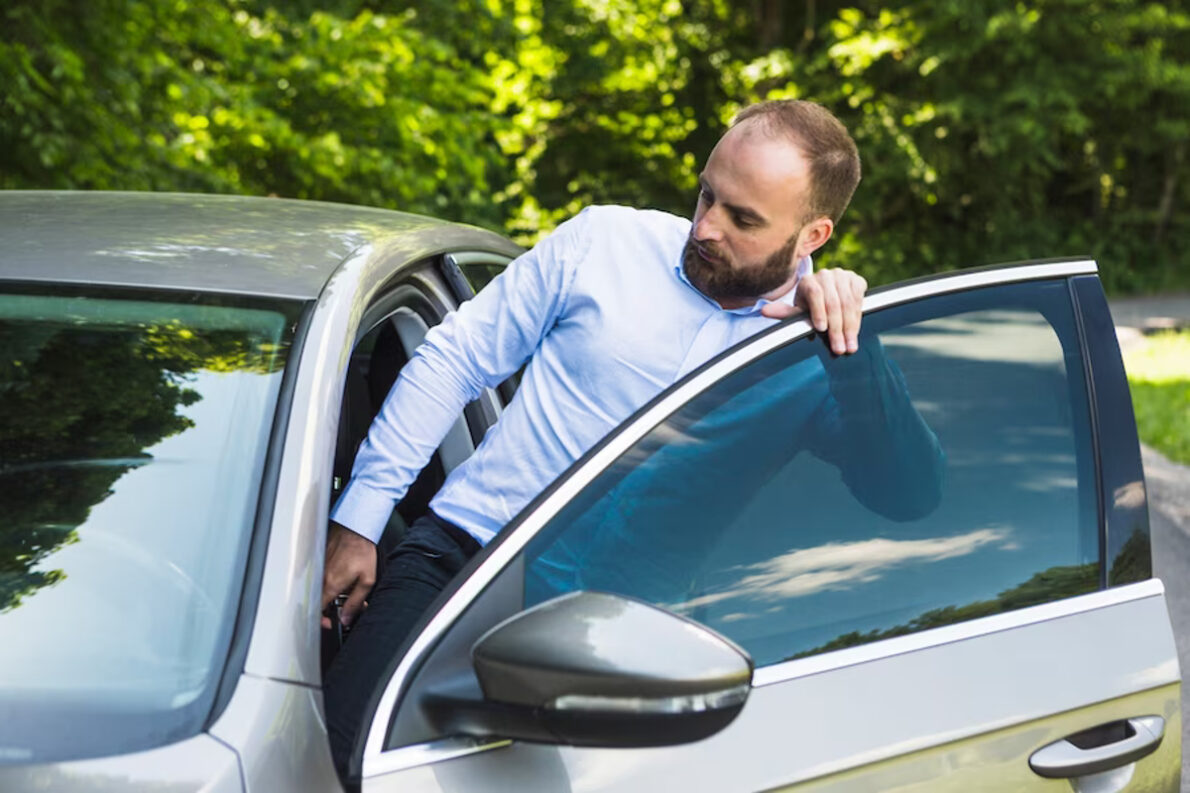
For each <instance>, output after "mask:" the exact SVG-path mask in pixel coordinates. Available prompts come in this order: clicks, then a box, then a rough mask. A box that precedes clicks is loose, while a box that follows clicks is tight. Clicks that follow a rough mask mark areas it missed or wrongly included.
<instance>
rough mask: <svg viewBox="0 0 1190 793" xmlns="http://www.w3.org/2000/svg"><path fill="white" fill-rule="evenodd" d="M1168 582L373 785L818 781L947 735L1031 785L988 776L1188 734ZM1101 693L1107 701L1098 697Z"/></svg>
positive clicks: (1173, 766)
mask: <svg viewBox="0 0 1190 793" xmlns="http://www.w3.org/2000/svg"><path fill="white" fill-rule="evenodd" d="M1163 592H1164V590H1163V588H1162V586H1161V584H1160V582H1159V581H1155V580H1154V581H1146V582H1142V583H1139V584H1133V585H1130V586H1127V587H1121V588H1120V589H1119V590H1117V591H1109V592H1096V593H1092V594H1089V595H1084V596H1081V597H1078V598H1071V599H1069V600H1066V601H1059V602H1056V603H1050V604H1045V605H1041V606H1034V607H1030V608H1026V609H1021V610H1019V611H1015V612H1011V613H1009V614H1003V615H996V616H993V617H985V618H982V619H980V620H972V621H971V622H969V623H963V624H960V625H955V626H948V627H945V628H937V629H934V630H930V631H924V632H922V633H919V634H914V635H911V636H905V637H898V638H895V639H888V640H884V641H881V642H876V643H873V644H870V645H865V646H862V647H857V648H851V649H849V650H844V651H838V652H835V653H827V654H824V655H820V656H813V657H809V658H805V659H799V660H796V661H790V662H787V663H785V664H781V665H779V667H780V668H779V669H776V668H774V667H769V668H768V672H769V674H768V675H767V676H764V677H761V678H760V679H758V680H757V681H756V683H755V684H754V689H753V691H752V694H751V696H750V697H749V699H748V702H747V704H746V705H745V706H744V710H743V712H742V713H741V714H740V715H739V717H737V719H736V720H735V721H734V722H732V723H731V724H730V725H729V726H728V727H726V728H725V729H724V730H723V731H722V732H720V733H718V734H716V735H714V736H712V737H710V738H708V739H706V740H704V741H700V742H697V743H694V744H689V745H685V746H674V747H667V748H661V749H630V750H629V749H580V748H572V747H560V748H559V747H547V746H536V745H529V744H513V745H510V746H508V747H506V748H499V749H494V750H491V751H477V752H476V753H474V754H472V755H468V756H464V757H456V758H453V759H448V760H445V761H441V762H437V763H435V764H434V765H433V767H434V768H435V769H439V770H437V771H436V773H435V774H433V775H432V776H431V777H427V775H425V774H424V773H422V770H423V769H420V768H410V769H407V770H405V771H396V772H393V773H388V774H381V775H378V776H376V777H375V778H369V779H365V780H364V785H363V788H362V789H363V791H364V793H373V792H374V791H375V792H376V793H379V792H380V791H385V793H388V792H390V791H398V790H401V791H416V792H417V793H423V792H426V793H428V792H429V791H436V792H437V791H441V793H448V792H451V793H453V792H454V791H463V790H473V789H476V788H477V787H478V786H480V785H481V784H482V785H483V786H484V789H488V790H496V791H508V793H511V791H513V790H524V789H547V787H548V789H556V790H567V789H569V790H598V791H604V790H606V791H635V790H641V791H644V790H657V789H669V788H670V787H674V788H680V789H683V790H692V791H696V790H705V791H754V790H767V789H774V788H786V787H788V788H789V789H790V790H802V789H803V787H802V786H801V783H813V784H811V785H809V786H808V787H806V788H804V789H807V790H817V789H820V788H819V787H817V785H819V784H823V785H825V784H826V780H829V779H831V778H832V776H833V775H845V778H846V779H850V778H851V777H852V776H853V775H854V773H855V770H856V769H862V768H867V767H869V766H873V764H882V765H880V767H879V769H877V771H873V772H872V773H877V774H878V776H877V777H871V776H862V777H861V778H863V779H866V780H873V781H874V780H875V779H877V778H880V777H879V774H884V775H885V776H884V778H890V777H891V778H899V777H898V776H897V774H899V773H901V772H898V771H892V770H889V771H883V770H880V769H892V768H893V767H894V766H896V765H897V764H898V763H901V762H904V763H908V764H910V765H913V764H916V763H922V762H925V763H927V768H929V767H930V766H929V765H928V763H929V761H927V760H922V759H921V758H923V757H934V756H941V757H945V756H948V755H947V754H946V752H947V751H951V750H950V749H945V750H944V747H949V746H952V745H955V744H956V742H959V743H961V744H962V745H961V746H958V747H957V748H955V749H953V751H956V752H960V753H961V754H962V756H964V757H967V756H969V755H972V754H974V755H976V756H984V760H983V761H981V762H991V758H998V759H997V760H996V762H1002V763H1006V764H1008V765H1012V763H1015V764H1016V766H1017V768H1015V769H1014V770H1013V774H1014V775H1015V776H1017V777H1018V778H1020V779H1023V780H1028V783H1029V784H1030V785H1033V787H1028V786H1025V787H1017V786H1011V787H1002V786H1000V781H999V778H996V784H995V785H993V786H991V787H988V788H987V789H997V790H999V789H1004V790H1007V789H1011V790H1034V789H1036V790H1045V789H1051V788H1050V787H1048V786H1052V785H1054V784H1055V781H1054V780H1045V779H1042V778H1041V777H1038V776H1037V775H1036V774H1033V772H1032V771H1031V770H1030V769H1029V766H1028V759H1029V755H1030V754H1031V753H1032V752H1034V751H1036V750H1037V749H1040V748H1041V747H1043V746H1045V745H1046V744H1048V743H1051V742H1053V741H1054V740H1057V739H1059V738H1062V737H1064V736H1065V735H1068V734H1070V733H1073V732H1077V731H1079V730H1083V729H1087V728H1089V727H1093V726H1096V725H1098V724H1101V723H1103V722H1104V721H1109V720H1112V719H1115V718H1130V717H1134V716H1143V715H1149V714H1155V715H1160V716H1162V717H1164V718H1165V719H1166V720H1167V727H1166V730H1167V734H1169V735H1174V736H1176V735H1178V734H1179V724H1180V713H1179V707H1178V703H1179V701H1180V700H1179V693H1180V684H1179V682H1178V681H1179V671H1178V661H1177V654H1176V648H1175V646H1174V642H1173V634H1172V631H1171V629H1170V628H1169V624H1168V618H1167V616H1166V612H1165V600H1164V597H1163ZM981 628H983V630H980V629H981ZM956 636H958V638H955V637H956ZM1104 636H1122V637H1123V636H1127V637H1128V640H1127V641H1118V642H1104V641H1103V638H1102V637H1104ZM931 640H933V641H931ZM1087 659H1091V661H1088V660H1087ZM762 671H765V670H758V673H759V672H762ZM974 681H978V684H974ZM1104 700H1107V701H1108V703H1107V704H1110V705H1111V707H1106V705H1099V704H1098V703H1101V702H1103V701H1104ZM1105 708H1106V709H1105ZM1105 714H1107V717H1106V718H1105ZM1116 714H1118V715H1116ZM1063 730H1064V731H1063ZM1171 731H1172V732H1171ZM1013 736H1015V737H1013ZM985 742H986V743H985ZM1005 747H1013V748H1014V752H1015V753H1014V754H1013V755H1012V757H1011V758H1003V757H1001V754H1002V753H1003V752H1004V751H1005ZM401 751H403V750H397V752H394V753H393V754H399V752H401ZM1180 756H1181V754H1180V750H1179V748H1178V746H1177V740H1176V739H1175V740H1168V741H1165V742H1163V748H1162V749H1161V750H1160V751H1159V752H1158V753H1156V754H1154V755H1151V756H1150V757H1147V758H1144V759H1143V760H1141V761H1139V762H1138V763H1137V764H1136V765H1137V767H1138V768H1141V769H1143V774H1142V775H1141V777H1139V778H1145V779H1148V778H1153V779H1162V780H1169V779H1170V778H1174V779H1176V778H1177V775H1178V769H1179V768H1180ZM722 758H732V762H731V763H724V762H722ZM972 762H975V761H974V760H973V761H972ZM865 773H866V772H865ZM906 773H910V772H906ZM1171 775H1172V776H1171ZM1139 778H1138V779H1139ZM428 779H432V780H433V781H432V782H430V781H426V780H428ZM505 779H507V784H506V785H505V784H504V780H505ZM926 779H928V780H931V781H930V784H929V785H927V786H924V787H921V788H920V789H921V790H923V791H925V790H928V791H935V790H937V791H945V790H950V789H952V788H951V787H949V785H950V784H951V781H950V780H949V779H946V778H943V777H942V776H941V775H936V776H934V777H926ZM526 780H533V781H526ZM546 781H548V782H549V784H548V785H547V784H546ZM923 784H924V783H923ZM1062 784H1067V783H1065V782H1063V783H1062ZM789 786H793V787H789ZM821 789H823V790H833V789H834V788H832V787H829V785H828V786H826V787H822V788H821ZM840 789H841V790H846V789H848V788H846V787H842V788H840ZM853 789H856V790H859V789H868V790H877V789H879V790H889V789H898V788H896V787H884V786H881V785H876V786H875V787H868V788H853ZM1136 789H1138V790H1142V789H1151V790H1172V789H1175V788H1170V787H1169V786H1168V785H1167V786H1165V787H1154V788H1136Z"/></svg>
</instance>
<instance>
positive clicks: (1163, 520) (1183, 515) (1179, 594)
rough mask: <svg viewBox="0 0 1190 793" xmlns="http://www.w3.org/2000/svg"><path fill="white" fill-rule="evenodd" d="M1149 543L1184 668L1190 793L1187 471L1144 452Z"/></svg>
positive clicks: (1188, 789) (1186, 786)
mask: <svg viewBox="0 0 1190 793" xmlns="http://www.w3.org/2000/svg"><path fill="white" fill-rule="evenodd" d="M1142 451H1143V454H1144V463H1145V483H1146V485H1147V486H1148V494H1149V525H1150V527H1151V529H1152V537H1153V572H1154V574H1156V576H1157V577H1158V578H1160V579H1161V581H1162V582H1163V583H1164V584H1165V601H1166V603H1167V604H1168V605H1169V616H1170V620H1171V621H1172V622H1173V633H1174V641H1175V642H1176V643H1177V646H1178V660H1179V661H1180V662H1181V666H1182V677H1183V679H1184V682H1183V684H1182V793H1190V686H1187V685H1186V682H1185V678H1186V677H1187V674H1188V673H1190V467H1187V466H1184V465H1178V464H1177V463H1173V462H1170V461H1169V460H1167V459H1165V458H1164V457H1162V456H1161V455H1160V454H1158V453H1157V452H1154V451H1153V450H1151V449H1147V448H1146V449H1142Z"/></svg>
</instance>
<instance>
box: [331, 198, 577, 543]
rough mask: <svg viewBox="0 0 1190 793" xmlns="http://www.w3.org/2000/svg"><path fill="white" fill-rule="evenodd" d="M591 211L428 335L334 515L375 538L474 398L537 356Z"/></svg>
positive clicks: (563, 298)
mask: <svg viewBox="0 0 1190 793" xmlns="http://www.w3.org/2000/svg"><path fill="white" fill-rule="evenodd" d="M589 225H590V212H589V210H584V211H583V212H582V213H580V214H579V215H577V216H576V217H574V218H572V219H571V220H569V221H567V222H566V223H563V224H562V225H561V226H559V227H558V228H557V230H555V232H554V233H553V234H551V235H550V236H549V237H547V238H545V239H544V240H542V241H541V242H540V243H538V244H537V245H536V246H534V247H533V249H532V250H530V251H528V252H527V253H525V254H523V255H521V256H520V257H518V258H517V259H515V260H514V261H513V262H512V263H511V264H510V265H509V266H508V267H507V268H506V269H505V271H504V272H503V273H501V274H500V275H498V276H497V277H496V278H494V279H493V280H492V282H491V283H490V284H488V285H487V286H486V287H485V288H484V289H483V291H481V292H480V293H479V294H478V295H476V297H475V298H473V299H472V300H469V301H467V302H466V303H463V304H462V305H461V306H460V307H459V309H458V310H457V311H454V312H452V313H450V314H448V315H447V317H446V318H445V319H444V320H443V321H442V323H441V324H440V325H438V326H436V327H434V328H432V329H431V330H430V332H429V333H428V334H426V339H425V341H424V342H423V343H422V345H421V346H420V347H418V349H417V352H416V353H414V355H413V358H411V359H410V361H409V363H408V364H406V365H405V366H404V367H403V368H402V369H401V373H400V375H399V376H398V377H397V380H396V382H395V383H394V384H393V387H392V390H391V391H389V394H388V397H387V398H386V399H385V401H384V405H383V406H382V407H381V409H380V412H379V413H378V414H377V416H376V419H375V420H374V421H373V422H372V427H371V429H369V431H368V437H367V438H366V439H365V440H364V442H363V443H362V444H360V448H359V452H358V453H357V454H356V458H355V464H354V466H353V467H352V471H351V481H350V482H348V484H347V487H346V488H345V489H344V491H343V494H342V495H341V496H340V497H339V500H338V503H336V504H335V507H334V509H333V510H332V511H331V519H332V520H333V521H335V522H336V523H339V524H341V525H343V526H346V527H347V528H349V529H351V530H352V531H354V532H356V533H357V534H360V535H362V536H364V537H366V538H368V539H369V540H371V541H372V542H377V541H378V540H379V539H380V535H381V534H382V533H383V531H384V526H385V524H386V523H387V522H388V519H389V516H390V515H391V514H392V511H393V507H394V505H395V504H396V503H397V502H398V501H400V499H401V498H402V497H403V496H404V495H405V492H406V491H407V490H408V489H409V486H410V484H412V482H413V481H414V479H416V477H417V475H418V473H419V472H420V471H421V469H422V468H424V467H425V465H426V463H427V462H428V461H429V459H430V457H431V456H432V455H433V453H434V450H435V449H437V448H438V445H439V444H440V443H441V442H442V439H443V438H444V437H445V436H446V433H447V431H448V430H449V429H450V427H451V425H452V424H453V423H454V422H455V420H456V419H457V418H458V416H459V415H460V414H461V413H462V411H463V408H464V407H465V406H466V405H467V403H468V402H471V401H472V400H474V399H476V398H477V397H478V396H479V395H480V393H481V392H482V391H483V389H484V388H490V387H494V386H496V385H499V384H500V383H501V382H503V381H504V380H505V379H506V378H507V377H508V376H509V375H511V374H512V373H513V372H515V371H516V370H517V369H519V368H520V367H521V365H522V364H524V363H525V361H527V360H528V359H529V357H530V356H532V355H533V353H534V351H535V350H536V349H537V348H538V346H539V345H540V344H541V340H542V339H543V338H544V337H545V335H546V334H547V333H549V331H550V329H551V328H552V327H553V326H554V324H555V323H556V322H557V321H558V319H559V317H561V316H562V314H563V312H564V311H565V310H566V302H567V297H568V295H569V290H570V286H571V284H572V283H573V281H574V274H575V272H576V268H577V264H578V261H579V260H580V259H581V258H582V256H583V255H585V253H586V248H587V243H588V242H589V239H590V233H589Z"/></svg>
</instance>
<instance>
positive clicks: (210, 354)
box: [0, 298, 284, 612]
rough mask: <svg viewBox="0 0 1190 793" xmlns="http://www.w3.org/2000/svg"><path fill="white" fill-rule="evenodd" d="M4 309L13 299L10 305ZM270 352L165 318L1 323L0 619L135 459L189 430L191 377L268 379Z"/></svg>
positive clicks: (276, 364)
mask: <svg viewBox="0 0 1190 793" xmlns="http://www.w3.org/2000/svg"><path fill="white" fill-rule="evenodd" d="M10 299H11V298H10ZM283 352H284V349H283V347H282V346H280V345H278V344H274V343H271V342H268V341H265V342H261V341H260V340H259V339H253V338H251V337H247V336H245V334H244V332H243V331H241V330H231V331H227V330H203V329H200V328H195V327H190V326H187V325H184V324H183V323H182V322H181V321H179V320H176V319H173V320H170V321H167V322H163V323H161V324H146V323H138V324H137V325H135V326H133V327H127V326H124V327H121V326H118V325H117V326H112V325H108V326H104V325H102V324H100V323H98V322H85V321H79V320H78V318H77V317H76V318H63V321H59V322H55V321H53V320H52V319H51V320H50V321H46V322H37V323H30V322H29V321H28V320H25V319H21V320H9V319H0V476H2V477H3V487H2V488H0V514H2V515H4V522H3V524H2V525H0V612H4V611H7V610H9V609H12V608H15V607H17V606H18V605H20V603H21V600H22V598H24V597H25V596H27V595H29V594H31V593H32V592H34V591H36V590H37V589H40V588H41V587H44V586H48V585H51V584H54V583H56V582H58V581H60V580H61V579H62V577H63V575H64V574H63V572H62V571H61V570H38V569H37V567H38V565H39V564H40V563H41V562H42V560H43V559H45V557H46V556H48V555H49V554H51V553H53V552H54V551H55V550H57V549H58V548H61V547H62V546H63V545H65V544H68V543H72V542H74V541H76V540H77V534H76V531H75V529H76V527H77V526H78V525H79V524H81V523H82V522H83V521H85V520H86V518H87V515H88V513H89V512H90V510H91V507H93V506H94V505H96V504H98V503H99V502H101V501H102V500H103V499H104V498H106V497H107V495H108V494H109V493H110V492H111V487H112V485H113V483H115V481H116V480H117V479H119V478H120V477H121V476H123V475H124V473H125V472H127V471H128V470H130V469H131V468H133V467H135V466H137V465H141V464H143V463H145V462H147V461H148V459H149V457H148V455H147V454H146V452H145V450H146V449H147V448H149V447H151V446H153V445H155V444H156V443H158V442H160V441H161V440H162V439H164V438H167V437H169V436H171V435H175V434H177V433H179V432H181V431H182V430H185V429H188V428H189V427H191V426H192V424H193V422H192V421H191V420H190V419H188V418H186V417H185V416H183V415H181V414H179V413H178V407H179V406H186V405H191V404H193V403H195V402H196V401H198V400H199V399H201V396H200V394H199V393H198V392H197V391H195V390H193V389H191V388H187V387H186V382H187V375H190V374H191V373H193V372H195V371H198V370H209V371H217V372H230V371H235V370H244V371H254V372H259V373H268V372H273V371H277V370H279V369H280V368H281V366H282V365H283V362H284V355H283Z"/></svg>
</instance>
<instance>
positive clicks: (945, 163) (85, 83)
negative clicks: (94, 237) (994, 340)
mask: <svg viewBox="0 0 1190 793" xmlns="http://www.w3.org/2000/svg"><path fill="white" fill-rule="evenodd" d="M0 19H3V22H4V31H5V32H4V33H3V34H2V40H0V78H2V79H3V80H4V83H5V86H6V91H5V95H4V97H3V99H2V100H0V101H2V102H3V107H4V110H3V113H2V114H0V186H2V187H66V188H101V189H110V188H125V189H155V190H163V189H170V190H200V191H221V192H246V193H258V194H268V193H275V194H279V195H285V196H294V197H302V198H320V199H328V200H336V201H347V202H356V203H364V204H372V205H378V206H389V207H396V208H400V209H406V210H410V211H417V212H426V213H430V214H434V215H438V216H443V217H448V218H453V219H457V220H464V221H469V222H473V223H478V224H481V225H486V226H489V227H493V228H501V229H503V230H505V231H507V232H509V233H511V234H513V235H514V236H516V237H517V238H518V239H520V240H521V241H522V242H531V241H533V240H534V239H536V238H537V237H538V236H540V235H541V234H542V233H544V232H546V231H548V230H549V229H550V228H551V227H552V226H553V225H554V224H556V223H557V222H558V221H559V220H561V219H563V218H565V217H567V216H569V215H571V214H573V213H574V212H575V211H576V210H577V209H578V208H580V207H581V206H583V205H585V204H587V203H592V202H622V203H629V204H634V205H638V206H653V207H659V208H663V209H666V210H669V211H674V212H679V213H688V212H689V211H691V208H692V205H693V198H694V195H693V193H694V186H695V176H696V173H697V169H698V167H699V166H700V164H701V162H702V161H703V160H704V159H705V157H706V155H707V154H708V153H709V151H710V149H711V147H712V146H713V145H714V142H715V140H716V139H717V138H718V136H719V135H720V134H721V133H722V131H723V129H724V128H725V126H726V125H727V124H728V123H729V122H730V119H731V116H732V115H733V113H734V112H735V111H736V110H737V109H738V108H739V107H740V106H742V105H743V104H746V103H748V102H751V101H755V100H757V99H761V98H766V97H787V96H788V97H801V98H809V99H815V100H817V101H820V102H822V103H824V104H826V105H827V106H829V107H830V108H831V109H833V110H834V111H835V112H836V113H837V114H838V115H839V116H840V117H841V118H842V119H843V120H844V121H845V123H847V125H848V126H849V127H850V128H851V129H852V130H853V133H854V135H855V137H856V139H857V142H858V143H859V146H860V150H861V153H862V155H863V157H864V162H865V178H864V182H863V184H862V185H861V188H860V191H859V192H858V194H857V196H856V199H855V202H854V204H853V206H852V208H851V209H850V210H849V212H848V214H847V216H846V217H845V218H844V222H843V223H842V224H841V226H840V229H839V232H838V234H837V237H836V240H835V241H834V242H833V243H832V244H831V245H830V246H828V248H827V249H826V250H825V251H824V252H823V256H822V259H821V260H822V261H823V263H828V262H829V263H833V264H841V265H845V266H850V267H854V268H858V269H859V270H861V271H862V272H864V274H865V275H867V276H868V278H869V280H870V281H872V282H874V283H879V282H886V281H890V280H893V279H897V278H901V277H906V276H911V275H917V274H921V273H926V272H934V271H937V270H940V269H950V268H956V267H963V266H968V265H974V264H981V263H986V262H990V261H1004V260H1013V259H1023V258H1040V257H1049V256H1056V255H1078V254H1087V253H1089V254H1093V255H1095V256H1096V257H1097V258H1099V260H1100V262H1101V266H1102V273H1103V278H1104V281H1105V283H1106V284H1107V286H1108V288H1109V289H1110V290H1112V291H1113V292H1130V291H1152V290H1157V289H1162V288H1170V287H1174V286H1179V285H1181V286H1183V287H1184V286H1186V285H1187V284H1188V283H1190V268H1185V267H1183V266H1180V265H1181V263H1182V262H1183V261H1184V259H1185V258H1186V256H1187V254H1188V251H1187V245H1188V243H1187V240H1190V214H1188V210H1187V207H1188V206H1190V179H1188V178H1187V176H1188V175H1190V174H1188V173H1187V168H1188V166H1187V159H1188V158H1187V150H1186V149H1187V143H1186V141H1187V139H1190V63H1188V61H1187V58H1186V57H1185V53H1186V52H1190V14H1188V13H1187V9H1186V7H1185V3H1184V0H1171V2H1164V3H1157V2H1146V0H1030V2H1024V1H1023V0H988V2H983V3H977V4H972V3H969V2H965V1H964V0H885V1H884V2H881V3H875V2H871V1H870V0H857V1H856V2H853V3H849V4H845V3H841V2H838V0H806V2H805V3H780V2H774V1H773V0H421V1H420V2H414V1H413V0H275V1H274V2H266V0H136V1H135V2H121V1H119V0H95V2H92V3H88V4H86V6H84V7H82V10H79V8H78V7H77V6H76V5H75V4H70V3H66V2H64V0H44V1H43V2H37V3H34V2H32V1H31V0H17V2H10V3H8V4H6V7H5V10H4V11H3V12H0Z"/></svg>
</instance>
